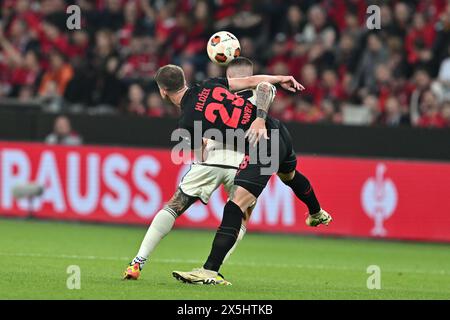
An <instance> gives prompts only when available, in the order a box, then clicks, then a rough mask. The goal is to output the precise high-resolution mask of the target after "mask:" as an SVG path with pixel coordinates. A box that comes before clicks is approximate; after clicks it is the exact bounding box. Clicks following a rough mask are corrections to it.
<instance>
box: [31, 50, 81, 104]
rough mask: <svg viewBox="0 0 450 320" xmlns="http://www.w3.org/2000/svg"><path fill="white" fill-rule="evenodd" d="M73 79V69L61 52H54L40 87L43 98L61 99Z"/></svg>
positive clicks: (51, 54)
mask: <svg viewBox="0 0 450 320" xmlns="http://www.w3.org/2000/svg"><path fill="white" fill-rule="evenodd" d="M72 77H73V69H72V66H71V65H70V64H68V63H67V62H66V61H65V58H64V56H63V55H62V53H61V52H59V51H56V50H53V51H52V52H51V53H50V56H49V68H48V70H47V71H46V72H45V73H44V75H43V76H42V81H41V85H40V87H39V95H40V96H41V97H61V96H63V95H64V91H65V90H66V86H67V84H68V82H69V81H70V79H72Z"/></svg>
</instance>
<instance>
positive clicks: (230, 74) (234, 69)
mask: <svg viewBox="0 0 450 320" xmlns="http://www.w3.org/2000/svg"><path fill="white" fill-rule="evenodd" d="M252 75H253V62H252V61H251V60H250V59H248V58H245V57H237V58H235V59H233V60H231V61H230V63H229V64H228V66H227V78H243V77H250V76H252Z"/></svg>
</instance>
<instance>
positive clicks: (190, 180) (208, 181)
mask: <svg viewBox="0 0 450 320" xmlns="http://www.w3.org/2000/svg"><path fill="white" fill-rule="evenodd" d="M236 171H237V169H234V168H222V167H216V166H212V165H202V164H196V163H193V164H192V165H191V168H190V169H189V171H188V172H187V173H186V174H185V175H184V177H183V179H181V182H180V185H179V188H180V189H181V191H183V193H185V194H187V195H188V196H191V197H198V198H199V199H200V200H201V201H202V202H203V203H204V204H206V203H208V201H209V198H210V197H211V195H212V193H213V192H214V191H215V190H216V189H217V188H218V187H219V186H220V185H221V184H223V186H224V187H225V191H226V192H227V194H230V191H231V188H232V187H233V185H234V176H235V175H236Z"/></svg>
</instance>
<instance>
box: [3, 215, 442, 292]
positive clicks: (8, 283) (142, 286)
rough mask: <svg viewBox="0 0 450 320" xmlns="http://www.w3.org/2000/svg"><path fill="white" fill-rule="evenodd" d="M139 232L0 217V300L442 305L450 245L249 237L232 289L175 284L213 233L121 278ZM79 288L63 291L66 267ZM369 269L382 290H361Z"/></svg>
mask: <svg viewBox="0 0 450 320" xmlns="http://www.w3.org/2000/svg"><path fill="white" fill-rule="evenodd" d="M145 230H146V229H145V228H140V227H122V226H102V225H83V224H76V223H58V222H39V221H19V220H7V219H0V299H237V300H242V299H449V298H450V245H445V244H419V243H402V242H384V241H369V240H355V239H352V240H349V239H333V238H314V237H298V236H282V235H263V234H252V233H251V231H250V232H249V233H248V234H247V235H246V237H245V238H244V240H243V241H242V243H241V244H240V247H238V249H237V250H236V251H235V253H234V254H233V256H232V257H231V259H230V261H229V262H228V263H227V264H226V265H224V266H223V268H222V272H223V274H224V275H225V276H226V277H227V279H229V280H230V281H231V282H232V283H233V286H231V287H220V286H217V287H214V286H193V285H188V284H183V283H180V282H177V281H176V280H175V279H173V278H172V275H171V271H172V270H174V269H175V270H188V269H191V268H193V267H198V266H200V265H201V263H202V262H203V260H204V259H205V258H206V257H207V255H208V253H209V249H210V245H211V241H212V238H213V236H214V232H212V231H187V230H174V231H173V232H172V233H171V234H169V235H168V236H167V237H166V238H165V239H164V240H163V242H162V243H161V246H160V247H159V248H157V250H156V252H155V255H154V256H153V258H152V259H151V261H150V262H148V264H147V265H146V268H145V269H144V272H143V274H142V277H141V278H140V279H139V280H138V281H122V280H121V274H122V272H123V270H124V267H125V265H126V264H127V262H128V261H129V259H130V258H132V257H133V255H134V254H135V253H136V251H137V249H138V246H139V244H140V242H141V239H142V238H143V236H144V234H145ZM70 265H77V266H79V267H80V270H81V289H80V290H69V289H67V286H66V281H67V278H68V277H69V276H70V275H69V274H67V273H66V271H67V267H68V266H70ZM369 265H377V266H379V267H380V269H381V289H380V290H369V289H367V284H366V283H367V278H368V277H369V276H370V274H368V273H367V267H368V266H369Z"/></svg>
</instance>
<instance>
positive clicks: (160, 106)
mask: <svg viewBox="0 0 450 320" xmlns="http://www.w3.org/2000/svg"><path fill="white" fill-rule="evenodd" d="M146 103H147V115H148V116H150V117H156V118H160V117H163V116H165V112H164V109H165V108H164V103H163V100H162V99H161V95H160V94H159V93H156V92H153V93H150V94H149V95H148V96H147V100H146Z"/></svg>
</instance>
